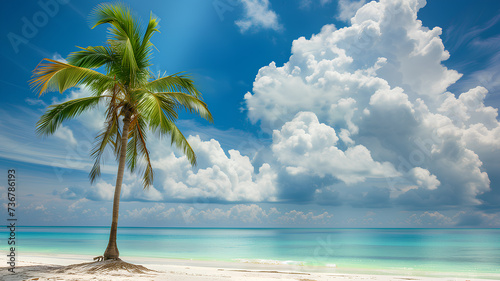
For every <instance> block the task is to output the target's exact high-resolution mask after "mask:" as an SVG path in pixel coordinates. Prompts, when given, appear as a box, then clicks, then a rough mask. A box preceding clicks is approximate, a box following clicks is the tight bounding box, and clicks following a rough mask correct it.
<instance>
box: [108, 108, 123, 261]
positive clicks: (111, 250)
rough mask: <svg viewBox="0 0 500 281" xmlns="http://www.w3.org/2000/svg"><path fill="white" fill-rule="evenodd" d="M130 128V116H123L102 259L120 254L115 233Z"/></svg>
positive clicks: (113, 257)
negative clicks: (118, 155) (108, 226)
mask: <svg viewBox="0 0 500 281" xmlns="http://www.w3.org/2000/svg"><path fill="white" fill-rule="evenodd" d="M129 127H130V115H129V114H128V113H126V114H125V117H124V118H123V130H122V132H123V134H122V140H121V141H122V144H121V148H120V159H119V162H118V174H117V176H116V186H115V197H114V199H113V220H112V222H111V231H110V232H109V242H108V247H107V248H106V251H105V252H104V255H103V257H104V259H105V260H108V259H114V260H116V259H118V257H119V255H120V253H119V252H118V246H116V232H117V230H118V210H119V209H120V194H121V191H122V181H123V173H124V171H125V161H126V158H127V141H128V132H129Z"/></svg>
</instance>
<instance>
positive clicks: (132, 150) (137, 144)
mask: <svg viewBox="0 0 500 281" xmlns="http://www.w3.org/2000/svg"><path fill="white" fill-rule="evenodd" d="M130 125H131V126H130V129H131V134H130V137H131V138H130V141H129V142H128V144H127V165H128V167H129V169H130V171H131V172H133V171H135V170H136V169H137V167H138V166H140V165H141V164H144V166H145V167H144V168H143V169H141V171H140V173H141V174H142V175H143V185H144V187H145V188H147V187H149V186H150V185H152V184H153V167H152V165H151V159H150V157H149V151H148V149H147V147H146V141H147V136H146V134H145V131H144V130H145V129H146V128H147V124H146V122H145V121H144V120H143V119H142V118H141V116H137V117H136V118H135V119H134V120H132V122H131V124H130ZM141 160H142V161H143V162H141Z"/></svg>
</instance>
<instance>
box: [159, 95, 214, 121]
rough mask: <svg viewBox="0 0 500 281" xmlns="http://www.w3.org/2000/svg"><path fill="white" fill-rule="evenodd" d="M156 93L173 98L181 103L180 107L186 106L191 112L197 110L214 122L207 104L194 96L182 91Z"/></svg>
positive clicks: (199, 113) (203, 116)
mask: <svg viewBox="0 0 500 281" xmlns="http://www.w3.org/2000/svg"><path fill="white" fill-rule="evenodd" d="M156 95H159V96H163V97H165V98H169V99H172V100H174V101H175V102H177V103H178V104H179V105H180V106H179V107H183V108H185V109H186V110H187V111H189V113H193V112H196V113H198V115H200V116H201V117H202V118H204V119H206V120H208V121H210V122H213V117H212V113H210V111H209V110H208V107H207V104H206V103H204V102H203V101H201V100H200V99H198V98H196V97H194V96H191V95H188V94H185V93H180V92H162V93H156Z"/></svg>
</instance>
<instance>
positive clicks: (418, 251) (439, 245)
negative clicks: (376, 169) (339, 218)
mask: <svg viewBox="0 0 500 281" xmlns="http://www.w3.org/2000/svg"><path fill="white" fill-rule="evenodd" d="M108 231H109V230H108V228H107V227H20V228H18V230H17V240H18V245H19V247H18V251H19V254H20V255H21V254H22V253H23V252H26V253H47V254H49V253H59V254H61V253H63V254H84V255H86V254H88V255H98V254H101V253H102V252H103V251H104V249H105V247H106V245H107V239H108ZM118 248H119V249H120V254H121V256H122V257H123V258H126V257H127V256H128V257H148V258H169V259H193V260H202V261H206V260H211V261H224V262H233V263H242V262H245V263H263V264H286V265H293V266H297V267H302V266H305V267H308V268H316V269H323V270H325V271H329V272H353V271H355V272H360V271H361V272H369V273H381V274H401V273H404V274H414V275H439V274H441V273H446V274H447V275H450V274H452V275H453V276H467V277H479V278H481V277H483V278H492V277H494V278H493V279H497V278H498V277H500V229H269V228H267V229H232V228H229V229H226V228H223V229H220V228H215V229H214V228H135V227H134V228H127V227H124V228H119V230H118ZM498 279H500V278H498Z"/></svg>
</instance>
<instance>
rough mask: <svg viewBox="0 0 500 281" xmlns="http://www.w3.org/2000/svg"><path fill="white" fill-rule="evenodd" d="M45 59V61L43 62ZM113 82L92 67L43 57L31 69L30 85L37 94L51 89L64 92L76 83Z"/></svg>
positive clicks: (99, 83)
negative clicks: (32, 69) (33, 68)
mask: <svg viewBox="0 0 500 281" xmlns="http://www.w3.org/2000/svg"><path fill="white" fill-rule="evenodd" d="M44 61H46V62H44ZM111 83H113V79H112V78H110V77H108V76H106V75H104V74H102V73H99V72H97V71H95V70H92V69H87V68H84V67H78V66H74V65H70V64H67V63H63V62H59V61H55V60H51V59H43V60H42V62H41V63H40V64H39V65H38V66H37V67H36V68H35V70H34V71H33V79H32V80H31V81H30V84H31V87H32V88H34V89H35V91H38V95H42V94H43V93H45V92H48V91H51V90H58V91H59V92H61V93H62V92H64V91H65V90H66V89H69V88H71V87H75V86H78V85H92V84H96V85H100V87H102V88H105V87H106V85H108V84H111Z"/></svg>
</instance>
